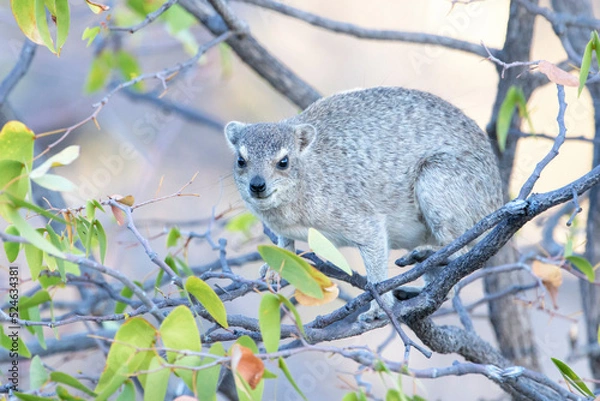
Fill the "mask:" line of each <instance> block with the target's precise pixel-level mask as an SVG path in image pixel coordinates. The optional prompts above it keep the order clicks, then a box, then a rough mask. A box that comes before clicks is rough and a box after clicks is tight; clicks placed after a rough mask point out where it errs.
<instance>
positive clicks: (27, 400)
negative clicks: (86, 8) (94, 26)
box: [13, 0, 58, 401]
mask: <svg viewBox="0 0 600 401" xmlns="http://www.w3.org/2000/svg"><path fill="white" fill-rule="evenodd" d="M17 1H18V0H17ZM13 394H14V395H15V396H16V397H17V398H18V399H20V400H23V401H57V400H58V398H54V397H38V396H37V395H32V394H25V393H19V392H17V391H15V392H14V393H13Z"/></svg>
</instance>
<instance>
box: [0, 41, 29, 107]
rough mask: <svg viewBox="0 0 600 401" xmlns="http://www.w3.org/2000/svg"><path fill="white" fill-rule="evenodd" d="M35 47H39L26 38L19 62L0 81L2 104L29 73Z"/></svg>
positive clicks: (0, 102) (0, 101)
mask: <svg viewBox="0 0 600 401" xmlns="http://www.w3.org/2000/svg"><path fill="white" fill-rule="evenodd" d="M35 49H37V45H36V44H35V43H33V42H32V41H30V40H29V39H25V43H23V47H22V48H21V54H19V59H18V61H17V63H16V64H15V66H14V67H13V69H12V70H10V72H9V73H8V75H7V76H6V78H4V80H2V82H0V106H2V104H3V103H4V102H5V101H6V98H7V97H8V95H9V94H10V92H11V91H12V90H13V89H14V87H15V86H16V85H17V84H18V83H19V81H20V80H21V78H23V76H24V75H25V74H26V73H27V70H28V69H29V66H30V65H31V61H32V60H33V56H34V55H35Z"/></svg>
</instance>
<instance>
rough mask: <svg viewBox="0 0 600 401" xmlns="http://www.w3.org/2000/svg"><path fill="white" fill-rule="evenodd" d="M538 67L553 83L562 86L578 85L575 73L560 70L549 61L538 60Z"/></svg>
mask: <svg viewBox="0 0 600 401" xmlns="http://www.w3.org/2000/svg"><path fill="white" fill-rule="evenodd" d="M538 68H539V69H540V72H541V73H542V74H544V75H546V77H548V79H549V80H550V81H552V82H554V83H555V84H559V85H564V86H579V80H578V79H577V77H576V76H575V75H572V74H569V73H568V72H566V71H564V70H561V69H560V68H558V67H557V66H556V65H554V64H552V63H551V62H549V61H546V60H542V61H540V63H539V64H538Z"/></svg>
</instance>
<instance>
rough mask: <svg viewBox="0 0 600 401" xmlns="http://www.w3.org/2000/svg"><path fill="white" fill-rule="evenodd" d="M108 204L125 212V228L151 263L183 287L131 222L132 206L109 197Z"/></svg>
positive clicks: (179, 279)
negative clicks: (135, 239) (140, 246)
mask: <svg viewBox="0 0 600 401" xmlns="http://www.w3.org/2000/svg"><path fill="white" fill-rule="evenodd" d="M108 204H109V205H110V206H112V207H116V208H118V209H120V210H122V211H123V212H124V213H125V216H126V218H127V228H128V229H129V231H131V232H132V233H133V235H135V237H136V238H137V240H138V242H139V243H140V244H141V245H142V247H143V248H144V251H146V255H148V258H149V259H150V260H151V261H152V263H154V264H155V265H157V266H158V267H160V268H161V269H162V270H163V271H164V272H165V273H167V274H168V275H169V277H170V278H171V280H172V281H173V283H174V284H175V285H176V286H178V287H179V288H183V282H182V280H181V277H179V276H178V275H177V273H175V272H174V271H173V269H171V267H170V266H169V265H168V264H166V263H165V262H164V261H163V260H162V259H161V258H159V257H158V254H157V253H156V252H155V251H154V250H153V249H152V247H151V246H150V242H149V241H148V240H147V239H146V238H145V237H144V236H143V235H142V234H141V233H140V232H139V230H138V229H137V227H136V226H135V223H134V222H133V216H132V215H131V211H132V209H133V208H132V207H130V206H127V205H124V204H122V203H119V202H117V201H116V200H114V199H110V200H109V201H108Z"/></svg>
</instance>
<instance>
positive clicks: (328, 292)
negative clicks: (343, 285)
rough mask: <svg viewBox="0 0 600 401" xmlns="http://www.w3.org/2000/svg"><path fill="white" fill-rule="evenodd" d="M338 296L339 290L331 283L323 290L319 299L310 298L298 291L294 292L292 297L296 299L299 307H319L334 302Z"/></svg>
mask: <svg viewBox="0 0 600 401" xmlns="http://www.w3.org/2000/svg"><path fill="white" fill-rule="evenodd" d="M339 294H340V289H339V288H338V286H337V284H335V283H332V285H331V287H327V288H323V298H321V299H318V298H313V297H310V296H308V295H306V294H305V293H303V292H301V291H299V290H296V292H295V293H294V297H296V301H298V303H299V304H300V305H304V306H319V305H325V304H328V303H330V302H332V301H334V300H335V299H336V298H337V297H338V295H339Z"/></svg>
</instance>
